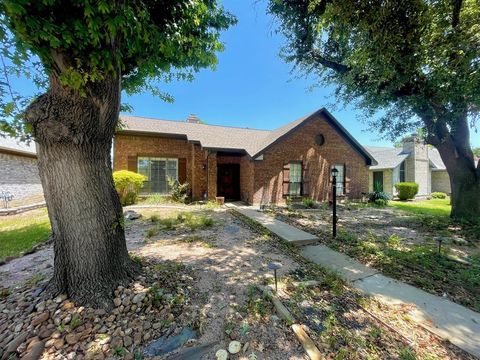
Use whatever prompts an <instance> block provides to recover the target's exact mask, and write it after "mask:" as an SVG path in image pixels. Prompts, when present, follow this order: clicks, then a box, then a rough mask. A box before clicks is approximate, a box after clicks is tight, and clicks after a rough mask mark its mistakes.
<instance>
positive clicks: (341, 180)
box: [332, 164, 345, 195]
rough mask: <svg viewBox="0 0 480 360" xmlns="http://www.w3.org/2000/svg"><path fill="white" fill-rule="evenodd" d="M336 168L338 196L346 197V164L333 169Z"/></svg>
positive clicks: (337, 165) (334, 166)
mask: <svg viewBox="0 0 480 360" xmlns="http://www.w3.org/2000/svg"><path fill="white" fill-rule="evenodd" d="M333 168H336V169H337V170H338V173H337V195H345V164H336V165H333V166H332V169H333Z"/></svg>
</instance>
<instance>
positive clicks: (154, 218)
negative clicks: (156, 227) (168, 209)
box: [150, 215, 160, 223]
mask: <svg viewBox="0 0 480 360" xmlns="http://www.w3.org/2000/svg"><path fill="white" fill-rule="evenodd" d="M150 221H151V222H153V223H158V222H160V216H158V215H152V216H150Z"/></svg>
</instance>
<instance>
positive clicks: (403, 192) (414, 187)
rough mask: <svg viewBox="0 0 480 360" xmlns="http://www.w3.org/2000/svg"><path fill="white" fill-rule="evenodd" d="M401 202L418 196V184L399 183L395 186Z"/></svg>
mask: <svg viewBox="0 0 480 360" xmlns="http://www.w3.org/2000/svg"><path fill="white" fill-rule="evenodd" d="M395 189H397V192H398V198H399V199H400V200H409V199H413V198H414V197H415V195H417V194H418V184H417V183H414V182H399V183H396V184H395Z"/></svg>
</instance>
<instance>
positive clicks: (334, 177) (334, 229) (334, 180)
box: [332, 167, 338, 239]
mask: <svg viewBox="0 0 480 360" xmlns="http://www.w3.org/2000/svg"><path fill="white" fill-rule="evenodd" d="M337 175H338V170H337V168H335V167H334V168H333V169H332V198H333V204H332V205H333V209H332V210H333V218H332V236H333V238H334V239H335V238H336V237H337Z"/></svg>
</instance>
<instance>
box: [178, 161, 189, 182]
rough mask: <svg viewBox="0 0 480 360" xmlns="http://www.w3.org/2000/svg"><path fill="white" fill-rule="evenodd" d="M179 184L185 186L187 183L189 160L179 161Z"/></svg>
mask: <svg viewBox="0 0 480 360" xmlns="http://www.w3.org/2000/svg"><path fill="white" fill-rule="evenodd" d="M178 182H179V183H180V184H184V183H186V182H187V159H186V158H181V159H178Z"/></svg>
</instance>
